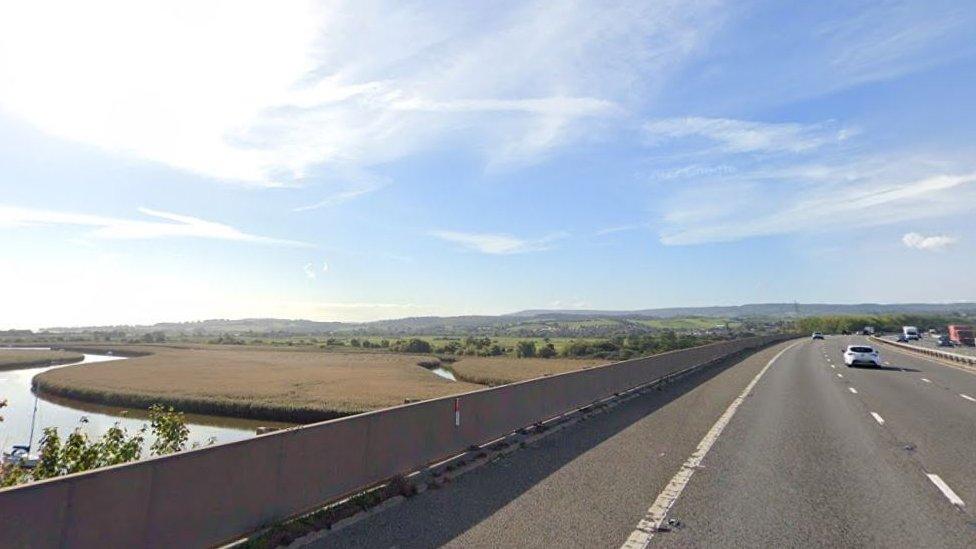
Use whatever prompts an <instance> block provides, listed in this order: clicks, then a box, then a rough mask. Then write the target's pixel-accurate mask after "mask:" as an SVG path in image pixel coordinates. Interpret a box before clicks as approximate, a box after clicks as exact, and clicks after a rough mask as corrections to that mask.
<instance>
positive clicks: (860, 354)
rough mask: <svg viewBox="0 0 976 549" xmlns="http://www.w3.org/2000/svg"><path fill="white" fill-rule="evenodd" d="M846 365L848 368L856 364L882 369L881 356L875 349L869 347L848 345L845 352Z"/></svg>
mask: <svg viewBox="0 0 976 549" xmlns="http://www.w3.org/2000/svg"><path fill="white" fill-rule="evenodd" d="M844 364H846V365H847V367H848V368H850V367H851V366H854V365H855V364H870V365H872V366H879V367H880V366H881V356H879V355H878V351H877V350H875V349H874V347H868V346H867V345H848V346H847V349H846V350H845V351H844Z"/></svg>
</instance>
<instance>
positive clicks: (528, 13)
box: [0, 0, 720, 209]
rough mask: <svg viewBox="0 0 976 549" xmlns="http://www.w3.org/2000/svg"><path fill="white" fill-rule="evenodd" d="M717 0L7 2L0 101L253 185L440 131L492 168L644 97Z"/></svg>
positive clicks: (127, 151) (71, 129)
mask: <svg viewBox="0 0 976 549" xmlns="http://www.w3.org/2000/svg"><path fill="white" fill-rule="evenodd" d="M712 4H713V2H712V1H711V0H700V1H686V0H681V1H679V0H656V1H654V2H640V1H636V0H634V1H623V2H620V3H618V4H616V5H613V6H607V5H604V4H592V5H591V4H585V3H584V4H579V3H576V2H572V1H569V0H567V1H565V2H556V3H553V2H544V1H536V2H526V3H516V4H512V5H510V6H508V7H507V9H506V8H500V7H499V6H495V5H492V6H487V5H486V6H472V7H470V8H469V9H464V10H459V9H457V8H456V7H455V6H453V5H444V6H443V7H437V6H423V7H418V6H414V5H411V4H405V3H400V2H381V1H370V0H362V1H357V2H342V1H337V2H329V3H326V4H319V3H313V2H310V1H295V2H286V3H284V4H281V5H279V4H271V3H267V2H260V1H257V0H242V1H240V2H233V3H231V4H226V3H202V4H201V3H199V2H190V1H189V0H174V1H172V2H165V3H152V4H146V3H132V2H125V1H123V0H93V1H91V2H85V3H83V4H81V3H78V2H68V1H56V0H38V1H34V2H12V3H8V4H6V5H5V7H4V16H3V18H0V109H3V110H4V111H6V112H7V113H9V114H11V115H13V116H16V117H19V118H22V119H25V120H27V121H29V122H30V123H32V124H34V125H35V126H37V127H38V128H40V129H42V130H43V131H45V132H47V133H49V134H52V135H55V136H58V137H61V138H66V139H69V140H74V141H78V142H81V143H85V144H89V145H94V146H96V147H99V148H101V149H105V150H108V151H111V152H113V153H117V154H124V155H129V156H133V157H136V158H141V159H145V160H150V161H154V162H160V163H163V164H166V165H169V166H172V167H176V168H178V169H182V170H188V171H191V172H195V173H198V174H202V175H204V176H208V177H213V178H218V179H221V180H226V181H230V182H236V183H245V184H253V185H263V186H274V185H296V184H298V185H300V184H304V183H306V182H308V181H309V180H314V179H315V178H316V177H317V176H318V175H319V173H318V172H319V171H320V170H321V168H322V167H324V166H337V167H343V168H346V167H354V168H355V167H366V168H368V167H369V166H373V165H376V164H380V163H384V162H388V161H390V160H395V159H397V158H400V157H403V156H406V155H410V154H413V153H416V152H418V151H422V150H425V149H427V148H431V147H435V146H443V145H446V146H450V147H464V148H470V149H473V150H475V151H476V152H479V153H482V154H483V155H484V156H485V157H486V158H487V159H488V161H489V163H490V164H491V165H499V164H505V163H512V162H532V161H536V160H538V159H539V158H542V157H544V156H545V155H546V154H547V153H549V152H550V151H552V150H554V149H556V148H558V147H560V146H563V145H565V144H566V143H570V142H572V141H573V140H576V139H584V138H586V139H589V138H591V137H592V135H593V134H594V133H595V130H596V129H598V128H599V127H600V126H599V124H600V122H599V120H600V119H602V118H605V117H607V116H612V115H614V114H615V113H618V112H622V111H624V110H626V109H627V105H628V104H629V103H630V102H636V101H637V100H638V98H639V99H640V100H644V99H646V98H647V97H648V95H649V94H651V93H652V92H653V91H654V90H655V89H656V88H657V87H659V86H660V85H661V80H662V78H661V77H662V75H664V74H665V73H668V72H669V71H673V70H675V69H676V68H677V67H679V66H681V64H682V63H683V62H684V61H685V60H686V59H687V58H688V57H689V56H690V55H691V54H693V53H694V52H696V51H697V49H698V48H699V46H700V44H701V43H702V42H703V36H706V35H708V34H709V32H710V30H711V29H713V28H714V27H715V26H716V25H717V24H718V23H717V22H718V20H719V19H720V17H719V16H718V15H716V14H715V11H714V10H713V9H712V8H713V5H712ZM52 14H57V16H56V17H54V16H52ZM258 38H259V39H258ZM364 44H368V47H364ZM647 74H654V75H655V79H654V80H653V81H652V82H650V83H649V82H648V81H647V79H646V75H647ZM362 192H368V191H365V190H364V191H362ZM355 193H357V191H352V190H344V191H343V192H342V193H341V194H340V195H339V196H338V197H335V198H327V199H325V200H323V201H321V202H320V203H318V204H312V205H309V206H305V207H303V208H305V209H308V208H314V207H321V206H325V205H329V204H332V203H335V201H336V200H347V199H350V198H352V197H353V196H355V195H356V194H355ZM360 194H361V193H360Z"/></svg>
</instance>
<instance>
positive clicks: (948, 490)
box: [926, 473, 966, 507]
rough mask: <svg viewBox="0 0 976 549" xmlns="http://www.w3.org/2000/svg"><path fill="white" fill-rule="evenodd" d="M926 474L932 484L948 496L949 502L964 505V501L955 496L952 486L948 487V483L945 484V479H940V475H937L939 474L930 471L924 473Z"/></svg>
mask: <svg viewBox="0 0 976 549" xmlns="http://www.w3.org/2000/svg"><path fill="white" fill-rule="evenodd" d="M926 476H928V477H929V480H931V481H932V484H934V485H935V486H936V488H938V489H939V490H940V491H942V494H943V495H944V496H945V497H947V498H949V503H951V504H953V505H958V506H960V507H965V506H966V503H965V502H964V501H963V500H962V498H960V497H959V496H957V495H956V493H955V492H953V491H952V488H949V485H948V484H946V483H945V481H944V480H942V478H941V477H939V475H933V474H931V473H928V474H926Z"/></svg>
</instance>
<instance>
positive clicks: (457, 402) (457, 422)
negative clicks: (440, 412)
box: [454, 398, 461, 427]
mask: <svg viewBox="0 0 976 549" xmlns="http://www.w3.org/2000/svg"><path fill="white" fill-rule="evenodd" d="M454 426H455V427H460V426H461V399H460V398H455V399H454Z"/></svg>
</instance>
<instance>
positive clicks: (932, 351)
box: [871, 336, 976, 365]
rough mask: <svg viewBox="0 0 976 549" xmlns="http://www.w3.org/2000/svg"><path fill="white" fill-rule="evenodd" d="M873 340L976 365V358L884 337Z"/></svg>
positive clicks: (874, 337) (873, 337)
mask: <svg viewBox="0 0 976 549" xmlns="http://www.w3.org/2000/svg"><path fill="white" fill-rule="evenodd" d="M871 339H873V340H875V341H880V342H881V343H885V344H887V345H891V346H893V347H899V348H902V349H905V350H908V351H912V352H914V353H921V354H925V355H931V356H935V357H938V358H942V359H945V360H951V361H953V362H962V363H963V364H971V365H976V356H967V355H960V354H956V353H950V352H947V351H940V350H938V349H929V348H927V347H919V346H918V345H909V344H907V343H900V342H898V341H891V340H890V339H885V338H883V337H877V336H871Z"/></svg>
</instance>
